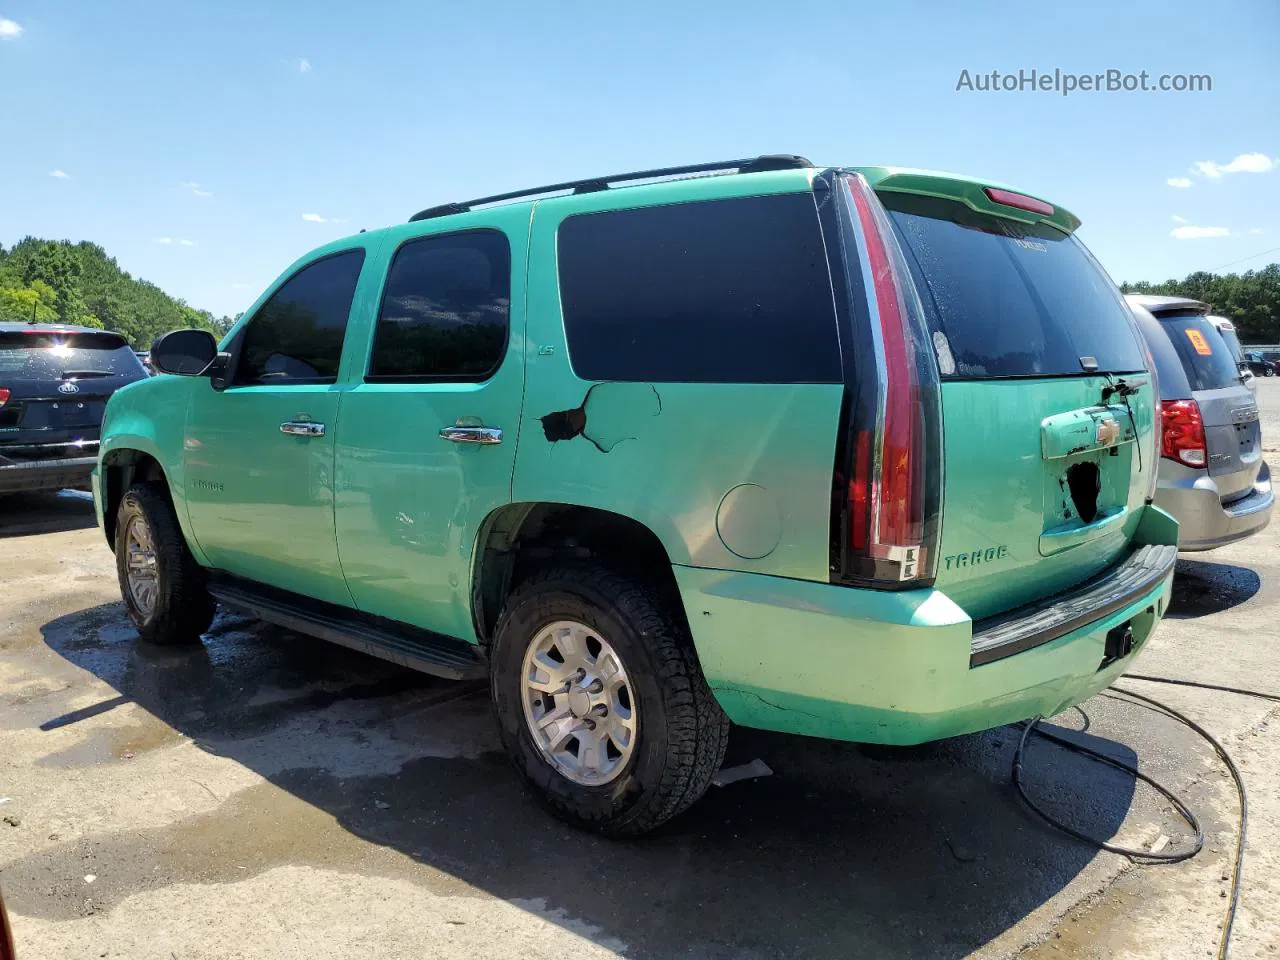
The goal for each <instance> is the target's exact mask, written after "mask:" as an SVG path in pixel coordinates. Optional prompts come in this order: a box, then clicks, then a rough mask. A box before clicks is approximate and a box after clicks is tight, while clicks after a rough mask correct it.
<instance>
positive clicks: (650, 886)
mask: <svg viewBox="0 0 1280 960" xmlns="http://www.w3.org/2000/svg"><path fill="white" fill-rule="evenodd" d="M42 632H43V635H44V638H45V642H46V643H47V644H48V646H49V647H50V648H51V649H52V650H54V651H55V652H56V653H58V654H59V655H61V656H62V657H64V658H66V659H67V660H68V661H70V662H71V663H74V664H76V665H77V666H79V667H82V668H84V669H86V670H88V671H91V672H92V673H94V674H95V675H97V676H98V677H100V678H101V679H102V680H104V681H106V682H107V683H108V684H110V685H111V686H112V687H113V688H114V689H115V690H116V691H118V694H119V697H113V698H109V699H106V700H104V702H103V703H102V704H100V705H98V707H96V708H95V707H81V708H79V710H77V711H75V712H73V713H68V714H66V715H64V716H60V717H54V716H48V717H45V718H43V719H42V720H40V721H39V724H38V725H40V726H43V727H44V728H46V729H51V728H53V727H59V726H66V725H68V724H71V723H75V722H78V721H79V720H80V719H82V718H83V716H91V715H94V714H95V713H101V712H103V711H109V710H111V709H114V708H116V707H117V706H118V703H119V702H124V701H126V700H130V701H134V702H136V703H137V704H139V705H141V706H142V707H144V708H145V709H146V710H147V711H149V712H150V713H152V714H154V715H155V717H157V718H159V720H160V721H163V724H165V725H168V727H172V728H173V729H174V730H176V731H179V732H180V733H182V734H185V735H187V736H189V737H191V738H192V739H193V740H194V741H195V743H196V744H198V745H199V746H200V747H201V748H203V749H206V750H209V751H211V752H214V753H217V754H220V755H224V756H227V757H230V758H233V759H234V760H235V761H237V762H238V763H240V764H243V765H244V766H246V767H248V768H250V769H252V770H254V771H256V772H258V773H260V774H261V775H262V776H263V777H264V778H266V780H267V781H268V782H269V783H270V784H272V785H274V787H277V788H280V790H275V789H272V788H270V787H264V788H263V791H262V792H260V793H255V791H254V790H249V791H244V792H242V793H241V794H237V795H235V796H233V797H231V798H230V799H227V800H225V801H224V802H222V803H221V805H220V806H219V807H218V808H217V809H216V810H215V811H214V812H213V813H210V814H206V815H202V816H200V817H192V818H189V819H187V820H183V821H179V822H178V823H177V824H175V825H173V826H171V827H168V828H165V829H163V830H158V831H153V832H151V833H146V832H143V834H128V835H118V836H116V837H115V838H113V839H108V840H105V841H101V842H98V847H97V849H96V853H95V854H94V855H95V856H96V857H97V858H98V861H99V862H104V860H107V859H111V858H115V860H116V861H119V862H120V863H122V864H123V863H125V862H132V861H138V864H137V865H136V866H134V867H131V868H129V869H125V868H123V867H121V868H119V869H117V870H115V871H114V873H115V874H122V875H125V876H126V880H125V881H121V882H120V883H119V885H118V886H117V887H115V888H108V887H107V886H106V885H105V881H100V882H99V883H98V884H97V886H96V887H95V896H96V897H98V898H99V900H98V901H96V909H107V908H110V906H111V905H112V903H113V902H118V901H119V900H120V899H123V898H124V897H125V896H128V895H129V894H131V893H134V892H136V891H137V890H138V889H141V888H144V887H155V886H157V885H163V884H167V883H176V882H183V881H193V880H194V881H198V882H221V881H233V880H236V879H242V878H244V877H245V876H246V873H245V872H244V871H245V869H246V864H248V865H249V867H248V869H251V870H253V871H255V872H256V871H259V870H263V869H267V868H269V867H272V866H275V865H277V863H278V862H291V863H320V864H324V865H328V866H338V867H347V868H349V869H353V870H356V869H361V865H360V864H359V863H357V862H355V861H354V860H353V862H352V863H351V864H349V865H347V864H344V863H343V862H342V857H343V856H344V854H343V853H342V851H343V849H344V845H345V847H351V846H355V847H360V846H361V845H360V844H352V843H351V842H350V840H349V836H348V833H349V834H354V835H356V836H358V837H360V838H364V839H367V840H369V841H372V842H374V843H377V844H380V845H384V846H386V847H389V848H392V849H394V850H397V851H400V852H402V853H404V854H406V855H407V856H409V857H411V858H413V861H417V863H419V864H425V865H428V866H430V867H432V868H435V869H434V870H424V869H423V868H422V867H421V866H415V864H414V863H413V861H409V862H407V863H406V869H409V870H410V871H411V873H410V874H408V875H409V876H410V877H411V878H412V879H414V880H415V881H416V882H419V883H422V884H423V885H424V886H428V887H436V888H439V887H440V885H441V884H442V883H445V884H446V885H447V884H448V883H453V884H455V885H456V887H457V890H458V891H460V892H462V893H464V895H465V894H467V893H471V894H473V893H474V891H473V890H472V889H471V888H479V889H480V890H483V891H485V892H487V893H489V894H491V895H493V896H496V897H501V898H504V899H507V900H513V901H516V902H517V903H520V904H521V905H525V904H532V905H533V906H532V907H531V908H532V909H537V910H539V911H556V910H563V911H564V913H563V914H559V915H556V914H552V917H553V918H554V917H556V916H562V917H567V918H572V919H573V920H575V921H582V922H586V923H588V924H591V925H593V926H594V927H595V928H597V933H596V934H594V936H595V937H596V938H597V939H599V940H600V941H601V942H606V943H610V942H614V943H616V941H621V942H622V943H624V944H626V945H627V953H628V956H631V957H671V956H679V957H698V958H720V957H730V956H732V957H751V958H759V957H783V956H785V957H807V956H816V957H829V956H838V957H851V956H869V957H881V956H895V957H897V956H927V957H960V956H964V955H966V954H968V953H969V952H970V951H972V950H974V949H975V948H977V947H979V946H981V945H982V944H984V943H987V942H989V941H990V940H991V939H992V938H994V937H996V936H998V935H999V934H1001V933H1002V932H1003V931H1005V930H1006V929H1008V928H1009V927H1010V926H1011V925H1013V924H1015V923H1016V922H1017V921H1019V920H1020V919H1022V918H1023V917H1025V916H1026V915H1027V914H1028V913H1029V912H1030V911H1032V910H1033V909H1035V908H1036V907H1038V906H1040V905H1041V904H1043V903H1044V902H1045V901H1046V900H1048V899H1049V898H1050V897H1052V896H1053V895H1054V894H1055V893H1057V892H1058V891H1059V890H1061V889H1062V887H1063V886H1064V885H1065V884H1066V883H1067V882H1068V881H1070V880H1071V879H1072V878H1073V877H1075V876H1076V875H1077V874H1078V873H1079V872H1080V871H1081V870H1082V869H1083V868H1084V866H1085V865H1086V864H1087V863H1088V862H1089V860H1090V859H1091V858H1092V857H1093V856H1094V854H1095V851H1094V850H1093V849H1091V848H1090V847H1088V846H1086V845H1084V844H1081V843H1077V842H1075V841H1072V840H1069V839H1067V838H1064V837H1062V836H1060V835H1058V834H1055V833H1052V832H1050V831H1048V830H1046V829H1045V828H1044V827H1042V826H1041V825H1039V824H1038V823H1037V822H1035V821H1033V820H1032V819H1030V818H1029V816H1028V815H1026V814H1025V813H1024V812H1023V811H1022V809H1021V808H1020V807H1019V806H1018V804H1017V802H1016V801H1015V799H1014V796H1013V793H1012V790H1011V787H1010V786H1009V784H1008V770H1009V764H1010V760H1011V756H1012V751H1013V748H1014V745H1015V744H1016V739H1017V731H1016V730H1014V729H1012V728H1003V729H999V730H995V731H991V732H989V733H987V734H982V735H976V736H971V737H962V738H957V739H955V740H950V741H944V742H942V743H938V744H931V745H927V746H922V747H914V748H910V749H884V748H878V749H874V750H872V749H865V748H862V749H860V748H858V747H855V746H852V745H848V744H840V743H833V742H827V741H820V740H810V739H802V738H792V737H783V736H776V735H770V734H764V733H758V732H753V731H746V730H739V731H735V735H734V740H733V743H732V746H731V751H732V753H733V758H732V759H733V760H746V759H750V758H753V757H760V758H762V759H764V760H765V762H766V763H767V764H768V765H769V766H770V767H771V768H772V769H773V770H774V771H775V775H774V776H772V777H769V778H765V779H762V780H757V781H754V782H745V783H738V784H735V785H732V786H729V787H726V788H724V789H715V788H713V789H712V791H711V792H710V793H709V794H708V795H707V796H706V798H704V799H703V800H702V801H701V802H700V803H699V804H697V805H696V806H695V807H694V808H693V809H692V810H691V811H690V812H689V813H687V814H686V815H684V816H682V817H680V818H679V819H677V820H676V821H674V822H673V823H671V824H670V825H668V826H667V827H666V828H664V829H663V830H662V831H660V832H659V833H657V834H655V835H651V836H649V837H647V838H645V839H643V840H639V841H633V842H627V843H620V842H612V841H606V840H601V839H598V838H596V837H593V836H589V835H585V834H582V833H578V832H576V831H574V830H572V829H569V828H567V827H565V826H563V825H562V824H560V823H558V822H557V821H555V820H553V819H551V818H550V817H548V816H547V815H546V814H544V813H543V812H542V810H541V809H540V808H539V807H538V806H537V805H536V804H535V803H533V802H532V801H531V800H530V799H529V798H528V796H527V795H526V794H525V793H524V791H523V790H522V789H521V787H520V785H519V783H518V782H517V779H516V777H515V774H514V773H513V772H512V771H511V770H510V769H509V768H508V766H507V763H506V761H505V759H504V758H503V757H501V756H500V755H498V754H497V753H496V752H494V751H495V750H496V738H495V737H494V735H493V731H492V724H491V721H490V719H489V717H488V706H487V702H486V700H485V698H484V689H483V685H474V684H473V685H470V686H460V685H452V686H451V685H449V684H448V683H446V682H444V681H437V680H434V679H432V678H428V677H423V676H421V675H418V674H415V673H412V672H409V671H407V670H404V669H401V668H398V667H394V666H392V665H389V664H385V663H383V662H381V661H378V660H374V659H372V658H368V657H364V656H362V655H359V654H355V653H352V652H349V651H347V650H344V649H342V648H338V647H333V646H329V645H326V644H323V643H321V642H320V641H314V640H310V639H307V638H303V637H298V636H295V635H292V634H290V633H288V632H286V631H283V630H280V629H277V628H274V627H268V626H265V625H262V624H258V623H256V622H254V621H249V620H245V619H243V618H239V617H236V616H232V615H229V614H225V613H224V614H221V615H220V616H219V618H218V620H217V621H216V622H215V624H214V626H213V628H212V629H211V631H210V632H209V634H208V635H207V636H206V638H205V642H204V643H203V645H200V646H197V647H193V648H189V649H183V650H164V649H157V648H153V647H147V646H145V645H142V644H140V643H138V642H137V641H136V636H135V634H134V632H133V630H132V628H131V627H130V626H129V625H128V623H127V621H126V620H125V619H124V617H123V611H122V608H121V607H120V605H119V604H111V605H105V606H101V607H97V608H94V609H92V610H88V611H84V612H82V613H78V614H73V615H69V616H64V617H61V618H59V619H56V620H53V621H51V622H50V623H48V624H46V625H45V627H44V628H42ZM34 719H35V718H33V720H34ZM1087 720H1088V718H1087V716H1083V717H1082V712H1081V713H1075V712H1071V713H1068V714H1064V715H1063V717H1062V718H1061V722H1062V723H1064V724H1065V725H1067V726H1069V727H1072V728H1074V729H1075V730H1077V731H1079V732H1078V733H1077V734H1075V735H1076V736H1078V738H1079V739H1080V740H1081V741H1083V742H1086V743H1089V744H1092V745H1094V746H1097V747H1100V748H1103V749H1106V750H1107V751H1108V752H1110V753H1112V754H1113V755H1115V756H1118V757H1119V758H1121V759H1125V760H1127V761H1128V762H1133V755H1132V753H1131V752H1129V751H1128V750H1127V748H1125V747H1122V746H1121V745H1119V744H1116V743H1114V742H1111V741H1107V740H1102V739H1099V738H1096V737H1094V736H1092V735H1090V734H1088V733H1086V732H1083V728H1085V727H1087ZM157 727H158V728H159V729H163V728H161V727H160V726H159V724H157ZM89 740H90V743H89V744H88V746H84V747H78V748H77V750H78V751H79V754H78V755H76V756H64V757H57V756H55V757H51V758H46V760H45V761H42V762H47V763H52V764H55V765H58V764H66V765H68V766H71V765H75V764H77V763H84V762H90V761H91V760H92V756H91V755H92V754H93V751H94V750H99V749H100V750H101V751H108V750H110V749H112V747H111V745H110V744H99V745H98V746H94V743H93V742H92V741H93V738H92V737H90V738H89ZM138 749H144V747H138ZM86 751H87V752H86ZM130 756H132V754H130ZM106 759H114V758H106ZM98 762H101V761H98ZM731 762H732V760H731ZM1026 780H1027V783H1028V786H1029V789H1031V790H1032V791H1033V792H1034V793H1035V795H1036V796H1037V797H1039V798H1040V799H1041V800H1042V802H1043V803H1044V805H1045V806H1046V807H1047V808H1049V809H1050V810H1052V811H1055V812H1057V813H1059V814H1061V815H1063V816H1065V817H1067V818H1069V819H1070V820H1071V821H1072V822H1073V823H1075V824H1077V825H1079V826H1080V827H1081V828H1082V829H1085V830H1088V831H1091V832H1096V833H1100V834H1102V835H1110V834H1112V833H1113V832H1114V831H1115V830H1116V828H1117V827H1118V825H1119V824H1120V822H1121V821H1122V820H1123V818H1124V816H1125V813H1126V811H1127V810H1128V809H1129V807H1130V804H1131V802H1132V800H1133V795H1132V784H1131V782H1130V781H1129V780H1128V778H1126V777H1123V776H1120V775H1118V774H1115V773H1112V772H1110V771H1107V770H1104V769H1102V768H1099V767H1097V766H1093V765H1087V761H1085V760H1083V759H1081V758H1079V757H1077V756H1076V755H1074V754H1070V753H1067V752H1065V751H1062V750H1059V749H1057V748H1054V747H1050V746H1048V745H1039V746H1037V747H1036V748H1035V759H1034V762H1032V763H1030V764H1029V767H1028V769H1027V773H1026ZM202 786H206V789H210V792H211V793H212V792H214V791H213V790H212V789H211V788H210V787H208V786H207V785H204V784H202ZM216 786H217V784H214V785H213V787H216ZM255 789H256V788H255ZM280 791H283V793H281V792H280ZM246 796H248V797H249V799H248V800H245V797H246ZM281 798H283V800H282V799H281ZM299 801H301V803H299ZM289 805H291V806H289ZM312 810H318V811H323V813H324V814H327V815H329V816H332V817H333V818H335V819H336V821H337V823H338V824H339V825H340V826H341V827H342V828H344V830H335V829H334V828H333V826H332V823H331V822H330V821H328V820H327V819H326V818H325V817H317V816H315V815H313V813H312V812H311V811H312ZM290 811H293V812H290ZM344 831H345V832H344ZM198 837H205V839H204V840H202V841H199V842H197V840H195V839H193V838H198ZM95 842H97V841H95ZM193 843H194V844H196V847H193V846H192V844H193ZM200 843H203V844H204V846H200V845H199V844H200ZM197 848H198V849H197ZM183 850H185V851H186V853H185V854H181V855H179V852H175V851H183ZM193 850H194V852H193ZM83 855H84V853H83V851H81V850H80V849H79V848H78V847H76V846H74V845H71V844H67V845H64V847H63V848H58V849H55V850H54V851H45V852H44V853H42V854H41V855H40V856H39V857H36V856H34V855H33V856H32V857H31V858H29V859H28V860H27V861H22V862H19V863H16V864H13V865H11V867H9V868H7V869H6V877H7V880H8V881H9V882H8V884H7V888H8V890H9V891H12V893H13V897H12V900H13V902H12V903H11V905H10V906H11V908H12V909H14V910H16V911H18V912H20V913H22V914H25V915H37V916H40V915H43V916H58V915H59V914H58V911H59V910H61V909H63V907H61V906H59V901H58V900H57V899H56V898H55V897H51V896H48V895H47V894H48V891H49V889H50V888H51V885H53V884H55V883H56V882H57V881H56V879H51V878H53V877H55V876H56V875H59V871H62V872H69V875H71V876H73V877H76V876H78V874H79V873H81V872H83V867H82V865H81V861H80V859H79V858H80V857H82V856H83ZM64 860H65V861H66V862H65V863H63V861H64ZM130 871H132V873H131V872H130ZM237 871H239V872H237ZM437 871H439V872H437ZM100 872H102V873H107V872H108V871H106V870H102V871H100ZM129 877H132V879H128V878H129ZM441 877H443V878H444V879H443V880H441V879H440V878H441ZM433 878H434V879H433ZM459 881H461V882H459Z"/></svg>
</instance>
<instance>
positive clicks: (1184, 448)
mask: <svg viewBox="0 0 1280 960" xmlns="http://www.w3.org/2000/svg"><path fill="white" fill-rule="evenodd" d="M1160 423H1161V426H1160V456H1162V457H1167V458H1168V459H1170V460H1176V461H1177V462H1178V463H1181V464H1184V465H1185V466H1188V467H1203V466H1204V465H1205V464H1206V463H1208V460H1209V456H1208V449H1207V448H1206V445H1205V439H1204V419H1203V418H1202V417H1201V416H1200V405H1199V404H1198V403H1196V402H1195V401H1194V400H1163V401H1161V403H1160Z"/></svg>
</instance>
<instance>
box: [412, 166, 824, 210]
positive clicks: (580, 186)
mask: <svg viewBox="0 0 1280 960" xmlns="http://www.w3.org/2000/svg"><path fill="white" fill-rule="evenodd" d="M812 166H813V164H812V163H810V162H809V161H808V160H806V159H805V158H804V157H800V156H796V155H795V154H790V153H770V154H764V155H763V156H759V157H747V158H745V159H742V160H721V161H718V162H715V163H692V164H689V165H688V166H684V167H659V168H658V169H656V170H637V171H635V172H634V173H618V174H614V175H613V176H610V177H588V178H587V179H585V180H566V181H565V182H564V183H552V184H549V185H547V186H545V187H530V188H528V189H526V190H512V191H511V192H510V193H495V194H494V195H493V196H491V197H478V198H476V199H475V200H467V201H466V202H464V203H442V204H440V205H439V206H436V207H428V208H427V209H425V210H419V211H418V212H417V213H415V214H414V215H413V216H412V217H410V218H409V222H410V223H412V222H414V221H415V220H433V219H435V218H436V217H447V216H449V215H451V214H455V213H466V212H467V211H468V210H472V209H474V208H475V207H483V206H486V205H488V204H490V203H501V202H502V201H504V200H517V199H519V198H521V197H536V196H539V195H541V194H544V193H561V192H563V191H566V190H572V191H573V192H574V193H595V192H597V191H599V190H608V189H609V185H610V184H614V183H626V182H629V181H632V180H660V179H662V178H663V177H678V176H683V175H684V174H690V173H713V172H715V171H717V170H735V171H737V172H738V173H762V172H764V171H766V170H803V169H807V168H809V167H812Z"/></svg>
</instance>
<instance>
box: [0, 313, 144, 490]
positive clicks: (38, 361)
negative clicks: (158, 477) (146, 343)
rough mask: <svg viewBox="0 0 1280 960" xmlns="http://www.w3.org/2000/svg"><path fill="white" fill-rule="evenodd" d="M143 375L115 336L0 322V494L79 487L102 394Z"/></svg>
mask: <svg viewBox="0 0 1280 960" xmlns="http://www.w3.org/2000/svg"><path fill="white" fill-rule="evenodd" d="M146 377H147V372H146V370H144V369H143V367H142V364H141V363H139V362H138V358H137V356H136V355H135V354H134V352H133V350H131V349H130V348H129V344H128V343H127V342H126V341H125V339H124V337H122V336H120V335H119V334H118V333H108V332H106V331H104V330H92V329H89V328H86V327H72V326H61V325H50V324H21V323H0V494H3V493H17V492H20V491H29V490H57V489H59V488H61V487H77V486H80V487H83V486H87V485H88V483H89V475H90V473H92V472H93V468H94V465H95V464H96V463H97V455H98V431H99V429H100V427H101V424H102V415H103V411H104V410H105V409H106V406H107V399H108V398H109V397H110V396H111V395H112V394H113V393H115V391H116V390H118V389H120V388H121V387H123V386H126V385H128V384H130V383H133V382H135V381H137V380H144V379H146Z"/></svg>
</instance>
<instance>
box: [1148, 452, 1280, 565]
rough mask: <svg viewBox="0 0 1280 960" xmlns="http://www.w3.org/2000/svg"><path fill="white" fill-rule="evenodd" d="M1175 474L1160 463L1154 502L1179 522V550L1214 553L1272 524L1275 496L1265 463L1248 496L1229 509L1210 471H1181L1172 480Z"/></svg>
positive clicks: (1269, 471) (1229, 506)
mask: <svg viewBox="0 0 1280 960" xmlns="http://www.w3.org/2000/svg"><path fill="white" fill-rule="evenodd" d="M1175 467H1176V465H1175ZM1172 472H1173V469H1172V468H1170V467H1168V466H1166V464H1165V463H1163V462H1162V463H1161V469H1160V482H1159V486H1158V487H1157V488H1156V495H1155V502H1156V506H1158V507H1160V509H1162V510H1164V511H1165V512H1166V513H1169V514H1171V515H1172V516H1173V517H1175V518H1176V519H1177V521H1178V549H1179V550H1212V549H1214V548H1215V547H1221V546H1225V545H1226V544H1228V543H1233V542H1234V541H1236V540H1242V539H1244V538H1245V537H1248V536H1252V535H1253V534H1255V533H1257V532H1258V531H1259V530H1261V529H1263V528H1264V527H1265V526H1266V525H1267V524H1268V523H1270V522H1271V509H1272V507H1273V506H1274V505H1275V493H1274V491H1273V490H1272V487H1271V470H1270V468H1268V466H1267V465H1266V464H1265V463H1263V465H1262V468H1261V469H1260V470H1259V471H1258V478H1257V480H1256V481H1254V485H1253V490H1252V491H1251V492H1250V493H1249V495H1248V496H1246V497H1244V498H1243V499H1241V500H1236V501H1235V502H1233V503H1231V504H1228V505H1226V506H1223V504H1222V498H1221V495H1220V494H1219V492H1218V487H1217V485H1216V484H1215V483H1214V482H1213V478H1212V477H1210V476H1209V474H1208V472H1207V471H1204V470H1196V471H1188V470H1186V469H1185V468H1181V469H1178V470H1177V472H1178V474H1179V475H1178V476H1177V477H1173V476H1169V474H1170V473H1172Z"/></svg>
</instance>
